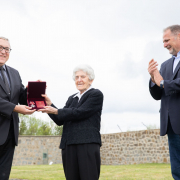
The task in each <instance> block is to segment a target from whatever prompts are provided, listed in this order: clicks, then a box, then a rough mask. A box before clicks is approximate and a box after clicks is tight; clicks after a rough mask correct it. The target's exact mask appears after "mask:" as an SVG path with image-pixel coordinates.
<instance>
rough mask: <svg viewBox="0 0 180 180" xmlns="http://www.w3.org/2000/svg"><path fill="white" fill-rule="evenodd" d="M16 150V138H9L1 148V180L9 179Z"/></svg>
mask: <svg viewBox="0 0 180 180" xmlns="http://www.w3.org/2000/svg"><path fill="white" fill-rule="evenodd" d="M14 149H15V142H14V138H8V139H7V140H6V142H5V143H4V144H3V145H1V146H0V180H8V179H9V175H10V172H11V166H12V160H13V155H14Z"/></svg>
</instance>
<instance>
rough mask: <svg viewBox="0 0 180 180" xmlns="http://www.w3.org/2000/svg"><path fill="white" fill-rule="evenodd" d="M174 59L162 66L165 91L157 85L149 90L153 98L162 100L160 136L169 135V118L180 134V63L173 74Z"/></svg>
mask: <svg viewBox="0 0 180 180" xmlns="http://www.w3.org/2000/svg"><path fill="white" fill-rule="evenodd" d="M173 63H174V58H170V59H169V60H167V61H165V62H164V63H163V64H162V65H161V69H160V74H161V75H162V77H163V79H164V89H160V87H158V86H157V85H155V86H153V87H151V82H150V84H149V89H150V93H151V95H152V97H153V98H154V99H156V100H161V109H160V122H161V123H160V135H162V136H163V135H165V134H166V133H167V126H168V116H169V119H170V122H171V125H172V128H173V130H174V132H175V133H176V134H180V63H178V65H177V67H176V69H175V71H174V73H173Z"/></svg>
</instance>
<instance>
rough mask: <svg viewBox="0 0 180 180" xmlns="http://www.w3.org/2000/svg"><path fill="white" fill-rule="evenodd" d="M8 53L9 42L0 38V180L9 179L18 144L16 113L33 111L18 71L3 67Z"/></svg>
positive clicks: (30, 112)
mask: <svg viewBox="0 0 180 180" xmlns="http://www.w3.org/2000/svg"><path fill="white" fill-rule="evenodd" d="M10 51H11V48H10V44H9V40H8V39H7V38H4V37H0V180H8V179H9V174H10V171H11V165H12V160H13V155H14V149H15V145H17V144H18V134H19V118H18V113H21V114H32V113H33V112H34V111H35V110H31V108H30V107H28V106H26V105H27V90H26V89H25V88H24V86H23V85H22V82H21V78H20V75H19V73H18V71H17V70H15V69H13V68H11V67H9V66H7V65H5V63H6V61H7V60H8V59H9V54H10ZM18 103H20V104H24V105H18Z"/></svg>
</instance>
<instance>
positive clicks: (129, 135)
mask: <svg viewBox="0 0 180 180" xmlns="http://www.w3.org/2000/svg"><path fill="white" fill-rule="evenodd" d="M159 133H160V132H159V129H155V130H142V131H133V132H122V133H115V134H102V135H101V138H102V147H101V164H104V165H120V164H121V165H122V164H140V163H170V158H169V149H168V139H167V136H160V135H159ZM60 140H61V137H59V136H20V137H19V145H18V147H16V150H15V155H14V160H13V165H14V166H16V165H34V164H37V165H39V164H49V163H50V162H53V163H54V164H60V163H62V159H61V150H60V149H59V144H60Z"/></svg>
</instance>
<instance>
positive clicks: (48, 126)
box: [19, 114, 63, 135]
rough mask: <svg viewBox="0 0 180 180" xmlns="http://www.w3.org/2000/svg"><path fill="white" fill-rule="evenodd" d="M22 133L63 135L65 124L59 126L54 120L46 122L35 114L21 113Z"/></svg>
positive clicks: (20, 132) (20, 131)
mask: <svg viewBox="0 0 180 180" xmlns="http://www.w3.org/2000/svg"><path fill="white" fill-rule="evenodd" d="M19 118H20V126H19V134H20V135H62V130H63V126H57V125H55V124H54V123H53V122H52V121H51V122H50V123H49V122H46V121H43V120H42V119H39V118H36V117H35V116H33V115H31V116H27V115H22V114H19Z"/></svg>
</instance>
